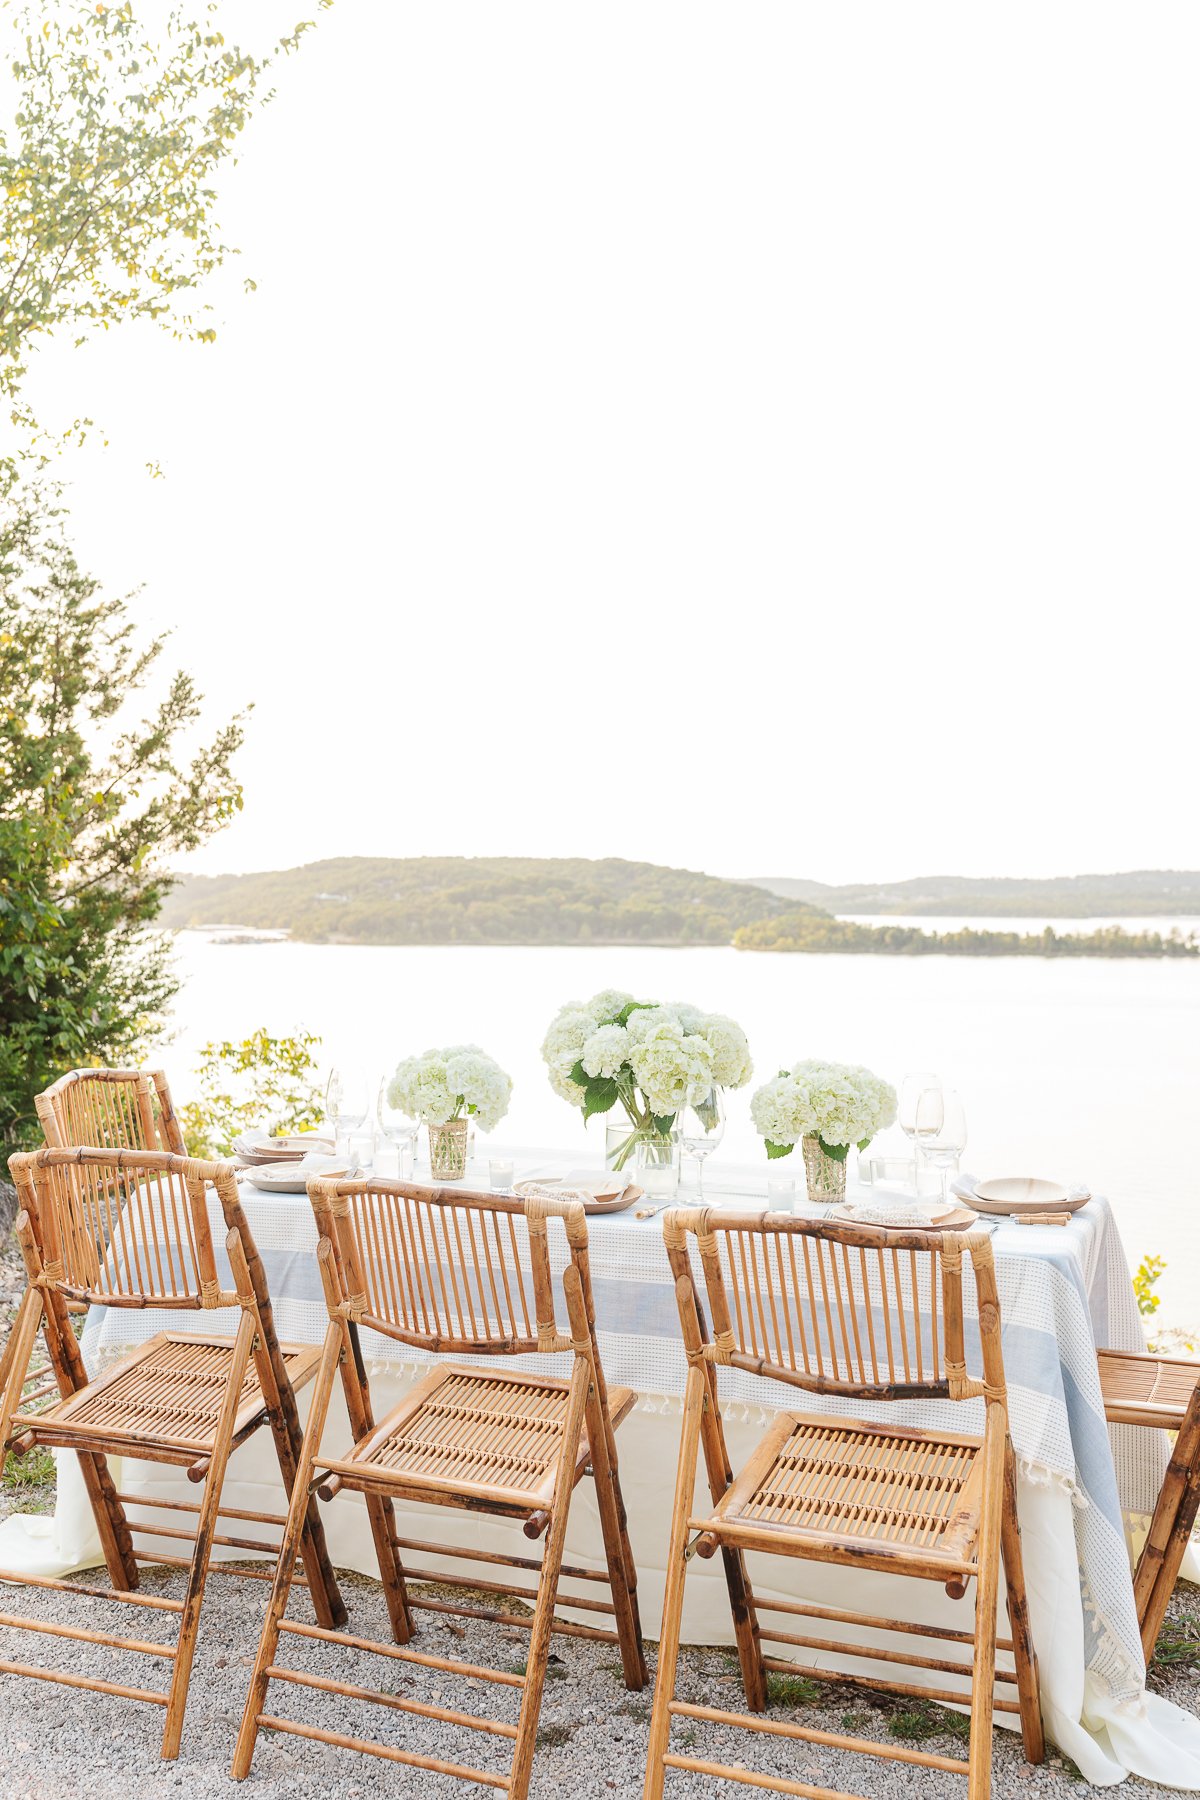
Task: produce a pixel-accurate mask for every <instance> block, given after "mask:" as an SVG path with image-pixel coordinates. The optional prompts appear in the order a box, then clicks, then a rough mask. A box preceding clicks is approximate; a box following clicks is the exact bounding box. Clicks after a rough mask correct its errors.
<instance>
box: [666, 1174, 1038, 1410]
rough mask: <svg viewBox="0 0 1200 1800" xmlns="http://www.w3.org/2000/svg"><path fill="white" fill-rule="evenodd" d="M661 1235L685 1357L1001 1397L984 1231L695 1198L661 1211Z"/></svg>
mask: <svg viewBox="0 0 1200 1800" xmlns="http://www.w3.org/2000/svg"><path fill="white" fill-rule="evenodd" d="M663 1235H664V1238H665V1240H666V1244H667V1251H668V1255H669V1256H670V1259H671V1264H672V1269H673V1271H674V1273H675V1276H676V1282H677V1287H680V1284H683V1283H686V1287H681V1296H682V1297H681V1310H682V1309H683V1307H684V1306H685V1304H686V1303H687V1296H688V1295H689V1294H690V1295H691V1296H692V1300H693V1303H694V1304H695V1323H694V1326H693V1330H692V1332H691V1333H690V1334H689V1335H690V1337H691V1339H692V1343H691V1350H690V1354H692V1356H693V1358H695V1357H696V1356H702V1357H703V1359H704V1360H705V1361H707V1362H709V1363H714V1364H718V1365H719V1364H726V1365H729V1366H732V1367H735V1368H740V1369H744V1370H748V1371H750V1372H752V1373H755V1374H759V1375H763V1376H767V1377H769V1378H770V1379H772V1380H775V1381H781V1382H784V1383H786V1384H787V1385H789V1386H792V1387H797V1388H802V1389H805V1390H807V1391H808V1392H810V1393H818V1394H840V1395H843V1396H845V1397H847V1398H853V1399H860V1400H902V1399H952V1400H961V1399H968V1398H971V1397H973V1396H975V1395H979V1394H985V1393H986V1394H988V1395H989V1397H992V1396H995V1397H1000V1398H1002V1397H1003V1393H1004V1366H1003V1359H1002V1356H1001V1352H1000V1311H999V1303H998V1300H997V1298H996V1280H995V1267H994V1264H993V1260H992V1249H991V1241H990V1239H989V1237H988V1235H987V1234H986V1233H985V1232H981V1231H971V1232H967V1233H961V1232H929V1231H917V1230H911V1229H910V1230H907V1231H906V1230H902V1229H901V1230H892V1229H889V1228H885V1227H882V1226H876V1225H858V1224H854V1223H852V1222H850V1221H840V1220H825V1219H800V1218H787V1217H783V1218H781V1217H779V1216H778V1215H775V1214H771V1213H762V1214H749V1215H747V1214H745V1213H735V1212H722V1211H718V1210H716V1209H704V1210H703V1211H700V1212H693V1211H686V1212H685V1211H683V1210H679V1211H673V1212H669V1213H668V1214H667V1215H666V1217H665V1219H664V1221H663ZM693 1245H694V1250H695V1261H693V1256H692V1249H693ZM964 1251H965V1252H966V1254H967V1255H968V1257H969V1259H970V1262H971V1264H972V1267H973V1269H974V1273H975V1280H976V1291H977V1294H978V1299H979V1337H980V1348H981V1355H982V1375H981V1377H975V1376H971V1375H970V1374H968V1372H967V1365H966V1340H965V1331H964V1323H963V1297H962V1288H963V1254H964ZM696 1264H698V1265H699V1268H698V1273H699V1277H700V1281H699V1286H700V1287H701V1288H702V1290H703V1293H704V1296H705V1298H706V1300H707V1307H708V1312H709V1314H710V1316H711V1320H712V1330H711V1334H709V1332H708V1329H707V1326H706V1325H705V1323H704V1314H703V1311H702V1310H701V1307H700V1305H699V1294H698V1293H697V1291H696V1290H697V1282H696V1280H695V1276H696V1273H697V1270H696V1267H695V1265H696ZM685 1324H686V1321H685Z"/></svg>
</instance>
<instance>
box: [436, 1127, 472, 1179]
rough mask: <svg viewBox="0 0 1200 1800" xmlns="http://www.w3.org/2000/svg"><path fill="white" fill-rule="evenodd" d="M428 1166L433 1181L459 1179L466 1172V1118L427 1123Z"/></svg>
mask: <svg viewBox="0 0 1200 1800" xmlns="http://www.w3.org/2000/svg"><path fill="white" fill-rule="evenodd" d="M426 1129H427V1130H428V1132H429V1167H430V1169H431V1171H432V1173H433V1178H434V1180H435V1181H461V1180H462V1178H463V1176H464V1175H465V1174H466V1172H467V1132H468V1121H467V1120H466V1119H447V1120H446V1122H445V1124H444V1125H429V1126H427V1127H426Z"/></svg>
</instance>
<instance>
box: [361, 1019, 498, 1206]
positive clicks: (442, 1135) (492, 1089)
mask: <svg viewBox="0 0 1200 1800" xmlns="http://www.w3.org/2000/svg"><path fill="white" fill-rule="evenodd" d="M387 1097H388V1100H389V1102H390V1103H391V1105H393V1106H394V1107H395V1108H396V1109H397V1111H399V1112H403V1113H407V1114H408V1116H409V1118H410V1119H418V1120H420V1122H421V1123H422V1124H423V1125H425V1126H427V1127H428V1130H429V1162H430V1166H431V1168H432V1170H433V1173H434V1174H435V1175H440V1176H442V1177H444V1178H445V1179H447V1180H451V1181H457V1180H458V1179H459V1178H460V1176H462V1175H463V1174H464V1173H465V1172H466V1167H467V1133H468V1130H469V1128H470V1122H471V1120H472V1119H474V1120H475V1122H476V1124H477V1125H478V1126H479V1128H480V1130H481V1131H493V1130H494V1129H495V1128H496V1126H497V1125H498V1124H499V1123H500V1121H501V1119H502V1118H503V1117H504V1115H505V1113H506V1112H507V1111H508V1103H509V1100H510V1099H511V1098H512V1079H511V1077H510V1076H508V1075H506V1074H505V1073H504V1070H503V1069H502V1068H501V1067H500V1064H499V1063H498V1062H496V1061H495V1060H494V1059H493V1058H492V1057H490V1056H488V1055H487V1054H486V1052H484V1051H483V1050H481V1049H480V1048H479V1045H478V1044H451V1045H449V1046H448V1047H447V1048H446V1049H444V1050H426V1051H424V1053H423V1054H422V1055H420V1056H409V1057H406V1058H405V1060H404V1061H403V1062H402V1063H399V1064H398V1065H397V1068H396V1073H395V1074H394V1075H393V1076H392V1079H391V1081H390V1082H389V1083H388V1091H387Z"/></svg>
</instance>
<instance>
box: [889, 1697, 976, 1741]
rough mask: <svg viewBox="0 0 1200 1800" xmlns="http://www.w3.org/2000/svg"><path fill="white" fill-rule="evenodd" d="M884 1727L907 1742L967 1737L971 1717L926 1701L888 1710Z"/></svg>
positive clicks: (969, 1733) (969, 1731)
mask: <svg viewBox="0 0 1200 1800" xmlns="http://www.w3.org/2000/svg"><path fill="white" fill-rule="evenodd" d="M887 1728H888V1730H889V1731H890V1732H891V1734H892V1736H893V1737H896V1738H900V1739H901V1740H902V1741H903V1742H904V1743H906V1744H921V1743H924V1742H925V1740H926V1739H927V1738H936V1737H956V1738H968V1737H970V1735H971V1721H970V1719H969V1718H968V1717H967V1716H966V1714H965V1713H956V1712H950V1711H949V1709H948V1708H946V1707H944V1706H934V1705H933V1704H932V1703H931V1702H929V1701H922V1702H919V1703H918V1704H917V1705H915V1706H908V1707H905V1708H904V1709H903V1711H901V1712H894V1713H889V1714H888V1720H887Z"/></svg>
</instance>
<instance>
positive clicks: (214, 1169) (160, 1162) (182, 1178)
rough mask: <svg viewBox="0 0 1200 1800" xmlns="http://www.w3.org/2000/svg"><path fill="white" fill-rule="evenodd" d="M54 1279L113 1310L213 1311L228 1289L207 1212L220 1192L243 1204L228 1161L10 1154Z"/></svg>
mask: <svg viewBox="0 0 1200 1800" xmlns="http://www.w3.org/2000/svg"><path fill="white" fill-rule="evenodd" d="M9 1167H10V1169H11V1171H12V1176H13V1180H14V1182H15V1183H16V1187H17V1196H18V1201H19V1203H20V1205H21V1206H22V1207H23V1208H24V1209H25V1210H26V1211H27V1212H28V1213H29V1215H30V1217H31V1219H32V1220H33V1222H34V1234H35V1237H36V1239H37V1241H38V1244H39V1246H40V1249H41V1253H42V1256H43V1259H44V1263H45V1270H44V1273H45V1275H46V1276H47V1277H48V1278H49V1280H50V1281H51V1282H53V1284H54V1285H56V1286H57V1287H60V1288H61V1289H62V1292H63V1293H64V1294H65V1295H66V1296H67V1297H68V1298H69V1299H71V1300H76V1301H84V1302H85V1303H88V1304H91V1303H95V1304H99V1305H104V1306H126V1307H135V1306H136V1307H142V1306H148V1307H155V1306H161V1307H170V1308H183V1309H186V1308H210V1307H214V1306H218V1305H226V1306H227V1305H231V1304H235V1303H236V1301H237V1298H238V1296H237V1295H235V1294H233V1293H232V1292H231V1291H229V1290H222V1287H221V1283H220V1279H219V1275H218V1270H217V1261H216V1251H215V1247H214V1244H213V1236H212V1229H211V1225H210V1221H209V1216H208V1198H209V1194H210V1192H213V1193H214V1194H215V1196H216V1198H217V1200H218V1201H219V1203H220V1205H221V1207H222V1209H223V1210H227V1209H229V1208H230V1207H231V1206H232V1207H236V1205H237V1181H236V1177H235V1175H234V1171H233V1168H232V1166H231V1165H230V1164H229V1163H206V1162H199V1161H196V1160H194V1159H192V1158H190V1157H183V1156H172V1155H169V1154H167V1152H165V1151H161V1150H109V1149H100V1148H94V1147H87V1148H80V1149H45V1150H37V1151H34V1152H32V1153H30V1154H27V1155H21V1156H14V1157H12V1158H11V1160H10V1163H9Z"/></svg>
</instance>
